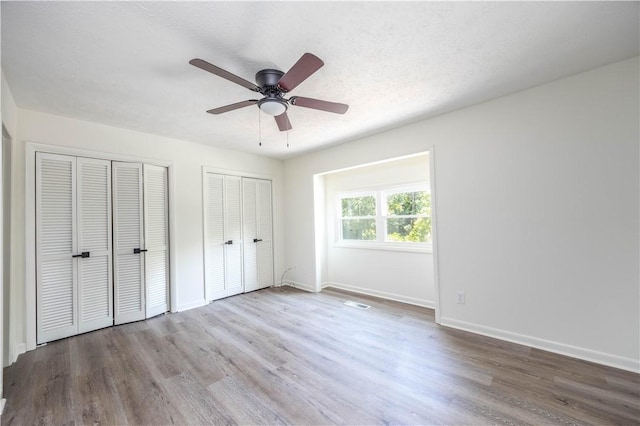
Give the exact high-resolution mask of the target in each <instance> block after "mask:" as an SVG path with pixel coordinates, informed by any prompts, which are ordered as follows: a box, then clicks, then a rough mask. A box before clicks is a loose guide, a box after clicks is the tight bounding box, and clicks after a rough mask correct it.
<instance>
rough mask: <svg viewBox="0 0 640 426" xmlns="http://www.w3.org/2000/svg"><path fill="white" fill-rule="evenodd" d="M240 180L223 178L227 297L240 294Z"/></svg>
mask: <svg viewBox="0 0 640 426" xmlns="http://www.w3.org/2000/svg"><path fill="white" fill-rule="evenodd" d="M241 182H242V180H241V178H240V177H239V176H225V211H226V215H225V222H224V229H225V240H226V244H225V265H226V271H225V272H226V274H225V287H226V293H227V296H232V295H234V294H239V293H242V291H243V289H244V286H243V277H242V201H241V198H240V197H241V194H242V188H241Z"/></svg>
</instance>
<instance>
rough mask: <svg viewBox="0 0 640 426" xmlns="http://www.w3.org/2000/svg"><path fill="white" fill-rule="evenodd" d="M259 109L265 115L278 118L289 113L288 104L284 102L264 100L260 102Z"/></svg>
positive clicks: (271, 99) (270, 99)
mask: <svg viewBox="0 0 640 426" xmlns="http://www.w3.org/2000/svg"><path fill="white" fill-rule="evenodd" d="M258 107H259V108H260V110H261V111H262V112H264V113H265V114H269V115H272V116H274V117H277V116H279V115H282V114H284V113H285V112H286V111H287V103H286V102H285V101H284V100H280V99H273V98H263V99H261V100H260V101H259V102H258Z"/></svg>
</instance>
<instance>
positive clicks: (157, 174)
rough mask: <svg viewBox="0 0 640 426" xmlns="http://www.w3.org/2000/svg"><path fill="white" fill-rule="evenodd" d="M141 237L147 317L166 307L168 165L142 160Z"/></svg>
mask: <svg viewBox="0 0 640 426" xmlns="http://www.w3.org/2000/svg"><path fill="white" fill-rule="evenodd" d="M143 170H144V237H145V249H146V250H147V251H146V252H145V278H146V292H147V300H146V306H147V318H150V317H153V316H155V315H159V314H162V313H165V312H167V311H168V310H169V249H168V248H169V217H168V216H169V214H168V208H169V202H168V194H167V168H166V167H158V166H152V165H149V164H145V165H144V166H143Z"/></svg>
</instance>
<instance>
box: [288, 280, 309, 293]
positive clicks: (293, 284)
mask: <svg viewBox="0 0 640 426" xmlns="http://www.w3.org/2000/svg"><path fill="white" fill-rule="evenodd" d="M283 284H285V285H289V286H291V287H295V288H297V289H300V290H304V291H308V292H309V293H316V289H315V288H314V287H313V286H310V285H308V284H305V283H301V282H298V281H291V280H284V281H283Z"/></svg>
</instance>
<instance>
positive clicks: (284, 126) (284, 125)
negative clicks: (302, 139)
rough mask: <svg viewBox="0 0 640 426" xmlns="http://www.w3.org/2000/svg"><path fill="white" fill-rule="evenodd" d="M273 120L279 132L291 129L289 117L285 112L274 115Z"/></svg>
mask: <svg viewBox="0 0 640 426" xmlns="http://www.w3.org/2000/svg"><path fill="white" fill-rule="evenodd" d="M275 119H276V123H278V129H280V131H281V132H284V131H287V130H291V129H293V127H291V122H290V121H289V116H288V115H287V113H286V112H283V113H282V114H280V115H276V116H275Z"/></svg>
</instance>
